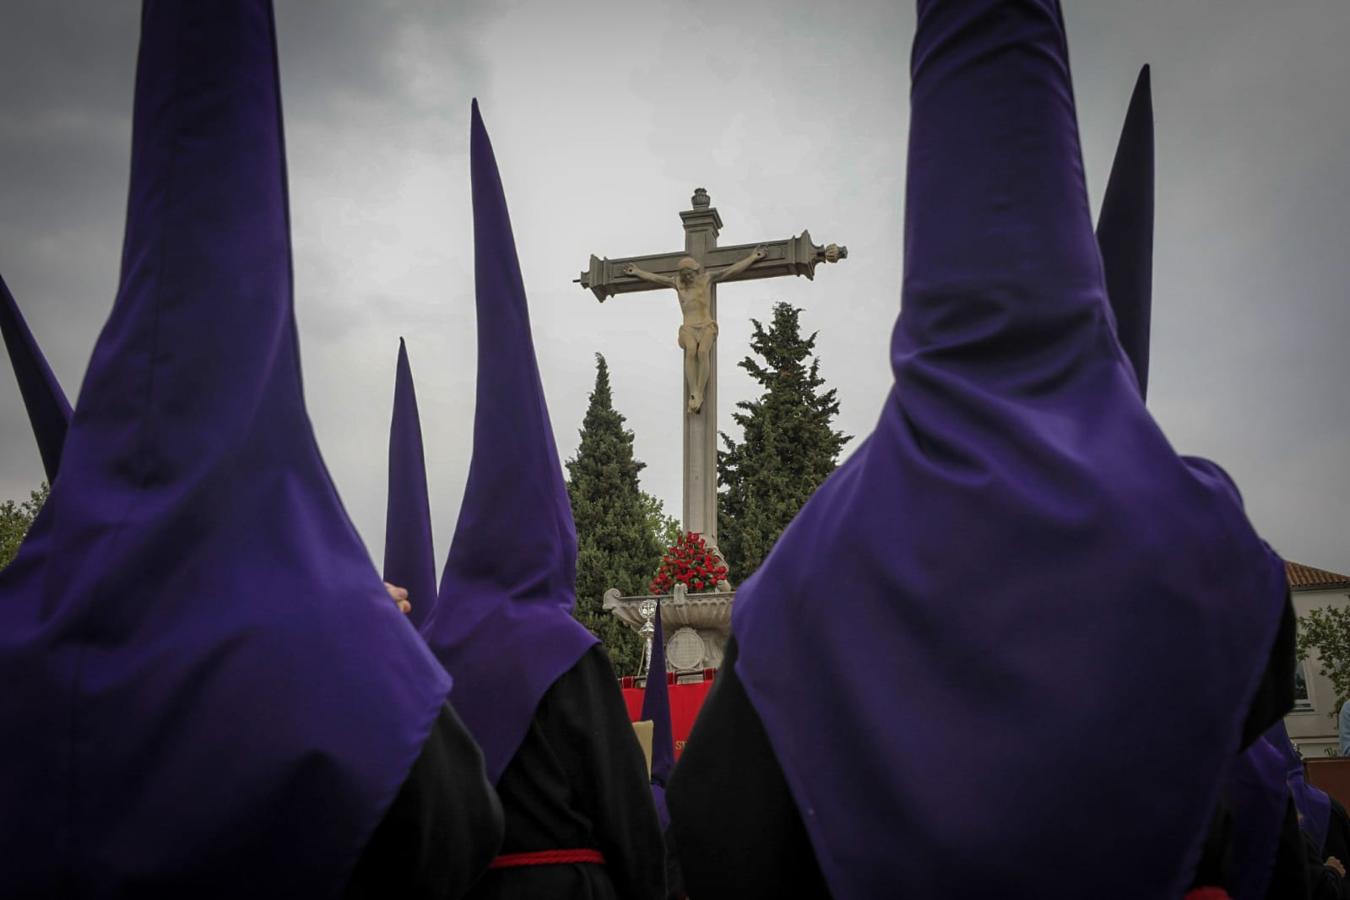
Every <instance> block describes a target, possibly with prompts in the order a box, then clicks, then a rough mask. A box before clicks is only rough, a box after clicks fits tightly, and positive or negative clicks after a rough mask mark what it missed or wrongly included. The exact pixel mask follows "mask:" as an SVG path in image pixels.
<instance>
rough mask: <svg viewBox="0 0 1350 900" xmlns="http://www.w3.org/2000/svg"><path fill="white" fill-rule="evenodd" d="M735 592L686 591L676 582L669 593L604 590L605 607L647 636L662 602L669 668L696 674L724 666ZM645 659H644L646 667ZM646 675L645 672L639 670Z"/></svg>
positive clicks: (678, 672)
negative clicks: (630, 593) (626, 593)
mask: <svg viewBox="0 0 1350 900" xmlns="http://www.w3.org/2000/svg"><path fill="white" fill-rule="evenodd" d="M735 597H736V592H735V591H731V590H726V591H706V592H700V593H694V594H691V593H686V591H685V588H684V585H682V584H677V585H676V586H675V590H674V592H673V593H671V594H670V595H669V596H662V597H657V596H656V595H654V594H644V595H642V596H637V597H623V596H620V594H619V591H618V590H617V589H615V588H611V589H610V590H608V591H606V592H605V599H604V608H605V609H606V610H608V611H609V612H611V613H612V614H614V615H615V616H617V617H618V618H619V620H620V621H621V622H623V623H624V624H625V625H627V626H628V627H629V628H631V629H633V631H635V632H636V633H638V634H639V635H641V636H642V637H644V638H650V637H651V631H652V629H651V622H650V619H651V618H652V617H653V616H654V613H655V610H656V601H657V600H658V599H659V600H660V601H661V629H662V631H663V632H664V634H665V638H666V671H668V672H675V673H676V675H677V677H678V676H679V675H680V674H682V673H687V674H689V675H693V674H695V673H702V671H703V670H704V669H716V668H718V667H719V666H721V665H722V652H723V650H724V648H725V647H726V643H727V637H728V636H730V634H731V603H732V601H733V600H734V599H735ZM645 664H646V661H645V659H644V666H645ZM640 674H645V673H640Z"/></svg>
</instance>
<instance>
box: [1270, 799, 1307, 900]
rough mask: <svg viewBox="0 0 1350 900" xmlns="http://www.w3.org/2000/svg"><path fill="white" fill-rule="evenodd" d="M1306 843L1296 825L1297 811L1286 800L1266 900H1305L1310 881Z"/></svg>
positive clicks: (1301, 831) (1292, 800) (1291, 800)
mask: <svg viewBox="0 0 1350 900" xmlns="http://www.w3.org/2000/svg"><path fill="white" fill-rule="evenodd" d="M1308 843H1311V842H1305V840H1304V835H1303V830H1302V829H1301V828H1299V826H1298V808H1297V807H1296V806H1294V798H1292V797H1290V798H1289V801H1288V802H1287V803H1286V804H1285V806H1284V822H1283V823H1282V824H1281V827H1280V840H1279V843H1278V844H1276V845H1275V862H1274V866H1273V868H1272V871H1271V874H1270V886H1269V887H1268V888H1266V900H1309V897H1310V896H1312V894H1311V884H1310V881H1311V878H1312V876H1313V875H1314V873H1313V871H1312V867H1311V866H1310V865H1309V858H1308V847H1307V844H1308ZM1319 862H1320V861H1319ZM1319 868H1320V865H1319Z"/></svg>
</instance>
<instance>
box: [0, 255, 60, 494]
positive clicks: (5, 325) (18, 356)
mask: <svg viewBox="0 0 1350 900" xmlns="http://www.w3.org/2000/svg"><path fill="white" fill-rule="evenodd" d="M0 335H2V336H3V337H4V339H5V347H6V348H7V349H8V350H9V361H10V364H11V365H13V366H14V377H15V379H16V380H17V381H18V382H19V393H20V394H22V395H23V405H24V407H25V408H26V409H27V410H28V422H29V424H31V425H32V426H33V436H34V437H35V438H37V445H38V453H40V454H41V455H42V467H43V468H44V469H46V471H47V482H48V483H49V484H50V483H52V482H54V481H56V470H57V469H58V468H59V467H60V465H61V447H62V446H63V445H64V444H65V442H66V429H67V428H68V427H69V426H70V403H68V402H67V401H66V394H65V391H63V390H61V385H60V383H59V382H57V380H56V376H55V375H54V374H52V370H51V367H50V366H48V365H47V359H46V357H44V356H43V355H42V349H41V348H40V347H38V345H37V341H35V340H34V339H33V333H32V332H31V331H29V330H28V323H27V322H25V321H24V320H23V315H22V314H21V313H20V312H19V305H18V304H17V303H15V302H14V295H13V294H11V293H10V292H9V285H7V284H5V280H4V279H3V278H0Z"/></svg>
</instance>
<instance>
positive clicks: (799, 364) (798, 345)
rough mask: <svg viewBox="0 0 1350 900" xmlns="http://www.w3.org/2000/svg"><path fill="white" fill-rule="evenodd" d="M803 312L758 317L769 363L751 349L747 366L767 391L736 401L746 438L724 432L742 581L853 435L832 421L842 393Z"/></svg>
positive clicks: (721, 508)
mask: <svg viewBox="0 0 1350 900" xmlns="http://www.w3.org/2000/svg"><path fill="white" fill-rule="evenodd" d="M800 314H801V310H800V309H797V308H796V307H794V306H791V305H789V304H787V303H777V304H775V305H774V308H773V322H772V323H771V324H770V325H769V327H768V328H767V329H765V328H764V326H763V325H761V324H760V322H759V321H758V320H754V319H752V320H751V321H752V322H753V323H754V329H755V330H754V335H753V337H752V338H751V340H750V348H751V349H752V350H753V351H754V352H755V353H756V354H757V355H758V356H759V357H760V358H761V359H762V360H763V364H760V363H758V362H756V361H755V360H754V359H752V358H751V357H746V358H745V359H743V360H741V362H740V366H741V368H742V369H745V370H746V371H747V372H749V373H750V375H751V377H753V378H754V379H755V380H756V381H757V382H759V384H760V385H761V386H762V387H763V388H764V393H763V394H762V395H761V396H760V397H759V399H757V400H751V401H741V402H740V403H737V404H736V408H737V411H736V412H733V413H732V414H731V417H732V419H734V420H735V421H736V424H737V425H740V426H741V429H742V433H743V438H742V440H741V442H740V443H736V442H734V441H732V440H731V439H730V438H729V437H727V435H726V434H725V433H724V434H723V435H722V443H723V445H724V447H725V449H724V450H722V451H719V452H718V454H717V456H718V472H717V480H718V483H719V484H720V486H721V487H722V490H721V492H720V493H719V494H718V522H719V535H718V549H720V550H721V551H722V554H723V555H724V556H725V557H726V559H727V562H728V563H730V565H731V575H732V577H733V578H734V579H735V580H736V581H743V580H744V579H746V578H748V577H749V576H750V575H751V573H753V572H754V571H755V569H757V568H759V565H760V563H762V562H763V561H764V557H765V556H767V555H768V553H769V550H770V549H771V548H772V547H773V544H774V542H775V541H777V540H778V536H779V535H780V534H782V533H783V529H784V528H786V527H787V524H788V522H790V521H792V517H793V516H794V515H796V514H797V510H799V509H801V507H802V504H804V503H805V502H806V501H807V499H808V498H809V497H810V496H811V494H812V493H814V492H815V490H816V488H818V487H820V484H821V482H823V481H824V480H825V478H826V477H827V476H828V475H829V474H830V473H831V472H833V471H834V467H835V464H836V461H837V460H838V458H839V451H840V450H842V449H843V447H844V444H845V443H847V442H848V440H849V436H848V435H846V434H844V433H843V432H840V431H835V430H834V429H833V428H831V427H830V426H831V422H832V420H833V419H834V417H835V416H836V415H838V413H839V401H838V400H837V399H836V398H835V392H834V390H833V389H830V390H827V391H822V390H821V388H822V387H823V386H824V384H825V379H824V378H822V377H820V360H819V359H816V358H815V357H813V356H812V355H811V354H812V351H814V350H815V346H816V333H814V332H813V333H812V334H811V335H810V336H809V337H802V335H801V330H800V327H799V324H798V316H799V315H800Z"/></svg>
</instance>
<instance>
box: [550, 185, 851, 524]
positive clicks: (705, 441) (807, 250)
mask: <svg viewBox="0 0 1350 900" xmlns="http://www.w3.org/2000/svg"><path fill="white" fill-rule="evenodd" d="M691 205H692V207H693V208H692V209H687V210H685V211H683V212H681V213H680V218H681V219H682V220H683V221H684V249H683V250H676V251H671V252H670V253H656V254H652V255H649V256H629V257H624V258H622V259H608V258H603V259H602V258H600V257H597V256H591V263H590V267H589V268H588V269H587V270H586V271H584V272H582V273H581V277H580V278H578V279H577V282H578V283H579V284H580V285H581V286H582V287H584V288H587V289H589V290H590V291H591V293H593V294H595V296H596V299H598V300H600V301H601V302H604V300H605V299H606V298H608V297H612V296H614V295H615V294H626V293H629V292H632V291H652V290H662V289H669V288H670V287H674V286H675V284H674V281H675V278H676V276H677V275H678V274H679V273H680V270H681V266H680V262H681V260H684V259H686V258H689V259H693V260H694V261H695V262H697V263H699V265H700V266H702V267H703V268H704V269H706V270H707V271H709V272H712V273H713V276H714V280H721V281H726V282H730V281H747V280H749V279H752V278H773V277H776V276H779V275H804V276H806V277H807V278H808V279H810V278H814V276H815V269H816V266H817V265H818V264H820V263H822V262H836V261H837V260H840V259H843V258H845V257H846V256H848V248H846V247H839V246H836V245H835V244H830V245H829V246H827V247H820V246H817V245H816V244H813V243H811V235H810V234H809V233H808V232H806V231H803V232H802V233H801V234H799V235H797V236H796V237H791V238H787V239H786V240H781V241H764V242H761V243H758V244H736V245H734V246H730V247H719V246H717V234H718V232H719V231H720V230H721V228H722V217H721V216H719V215H718V214H717V210H716V209H714V208H713V207H712V206H711V201H710V200H709V198H708V192H707V191H705V190H704V189H703V188H697V189H695V191H694V196H693V199H692V201H691ZM758 251H762V255H760V254H759V253H758ZM751 256H754V257H755V259H754V261H753V262H752V263H748V264H747V260H748V258H749V257H751ZM635 270H640V273H641V274H634V272H635ZM727 270H730V271H727ZM719 273H720V274H722V275H723V277H720V278H718V275H719ZM650 275H655V276H659V277H658V278H657V279H651V278H647V277H643V276H650ZM707 290H708V293H709V297H708V306H709V310H708V315H709V316H710V318H711V319H712V320H713V321H716V319H717V287H716V284H711V285H709V286H708V288H707ZM713 334H714V336H715V334H716V331H715V329H714V331H713ZM681 346H684V343H681ZM706 378H707V385H706V387H704V388H703V390H702V405H701V406H699V407H698V409H697V411H691V409H690V406H691V404H690V402H689V392H690V388H689V387H688V386H685V387H684V388H683V389H682V390H681V396H680V410H681V412H682V414H683V417H684V510H683V512H684V517H683V524H684V530H685V531H693V532H697V533H698V534H701V535H703V537H704V539H705V540H707V541H708V542H709V543H710V544H712V545H713V546H714V547H715V546H716V545H717V354H716V351H715V349H711V348H710V352H709V353H708V356H707V364H706ZM680 382H681V385H682V386H683V385H686V379H685V378H684V377H681V379H680Z"/></svg>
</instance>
